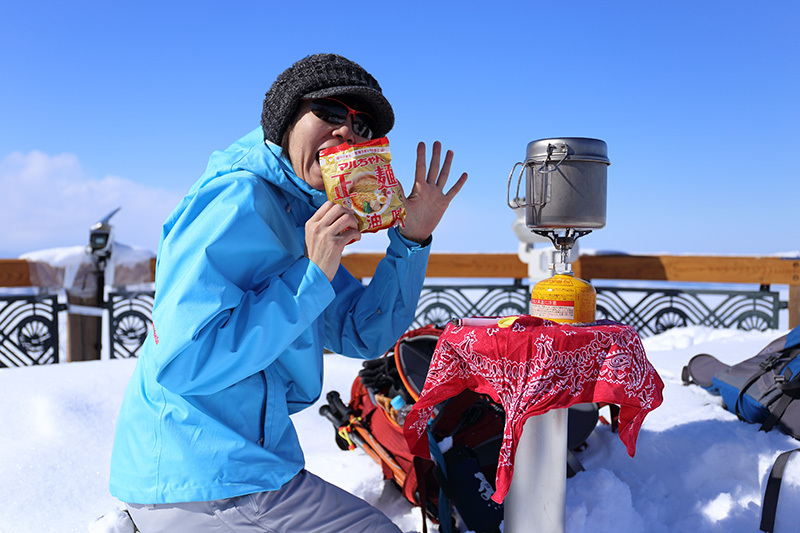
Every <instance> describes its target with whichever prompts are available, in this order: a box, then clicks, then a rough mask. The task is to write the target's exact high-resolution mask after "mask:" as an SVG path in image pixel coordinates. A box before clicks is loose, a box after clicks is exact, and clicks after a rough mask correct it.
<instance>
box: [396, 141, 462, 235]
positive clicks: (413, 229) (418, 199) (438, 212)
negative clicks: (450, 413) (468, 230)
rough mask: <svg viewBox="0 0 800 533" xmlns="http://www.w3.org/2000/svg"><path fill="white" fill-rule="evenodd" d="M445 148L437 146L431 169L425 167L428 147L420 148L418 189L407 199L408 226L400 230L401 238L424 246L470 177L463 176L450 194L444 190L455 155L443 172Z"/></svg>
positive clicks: (448, 157) (447, 156) (447, 158)
mask: <svg viewBox="0 0 800 533" xmlns="http://www.w3.org/2000/svg"><path fill="white" fill-rule="evenodd" d="M441 152H442V145H441V143H440V142H439V141H436V142H435V143H433V154H432V155H431V165H430V168H429V169H426V166H425V143H419V145H417V170H416V173H415V179H414V187H413V189H412V190H411V194H410V195H408V197H407V198H406V199H405V207H406V220H405V226H404V227H401V228H399V229H400V234H401V235H402V236H403V237H405V238H406V239H409V240H411V241H414V242H418V243H422V242H425V240H427V238H428V237H430V236H431V234H432V233H433V230H434V229H435V228H436V226H437V225H438V224H439V221H440V220H441V219H442V216H443V215H444V212H445V211H446V210H447V207H448V206H449V205H450V202H451V201H452V200H453V198H455V196H456V194H458V191H460V190H461V187H462V186H463V185H464V183H465V182H466V181H467V173H466V172H465V173H463V174H461V177H460V178H459V179H458V181H457V182H456V184H455V185H453V186H452V187H451V188H450V190H449V191H447V193H445V192H444V187H445V185H446V184H447V178H448V176H449V174H450V164H451V163H452V162H453V152H452V151H450V150H448V151H447V153H446V154H445V157H444V163H443V164H442V165H441V169H440V159H441Z"/></svg>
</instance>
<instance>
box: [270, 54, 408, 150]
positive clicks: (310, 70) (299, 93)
mask: <svg viewBox="0 0 800 533" xmlns="http://www.w3.org/2000/svg"><path fill="white" fill-rule="evenodd" d="M336 95H352V96H354V97H356V98H357V99H358V100H359V101H361V102H363V103H365V104H366V105H367V106H369V109H368V110H367V111H369V112H370V114H371V115H372V116H373V117H374V118H375V120H376V121H377V123H378V131H376V132H375V136H376V137H382V136H384V135H386V134H387V133H388V132H389V130H391V129H392V126H394V111H392V106H391V105H390V104H389V101H388V100H386V97H384V96H383V92H381V86H380V85H378V82H377V81H376V80H375V78H373V77H372V76H371V75H370V74H369V72H367V71H366V70H364V69H363V68H361V66H359V65H358V64H356V63H353V62H352V61H350V60H349V59H345V58H344V57H342V56H339V55H336V54H315V55H311V56H307V57H304V58H303V59H301V60H300V61H298V62H296V63H295V64H294V65H292V66H291V67H289V68H288V69H286V70H284V71H283V72H282V73H281V75H280V76H278V79H276V80H275V82H274V83H273V84H272V87H270V88H269V91H267V94H266V96H265V98H264V109H263V111H262V112H261V127H262V128H263V130H264V139H265V140H267V141H272V142H273V143H275V144H280V143H281V140H282V137H283V134H284V132H285V131H286V128H287V127H288V126H289V123H290V122H291V121H292V119H293V118H294V115H295V113H297V108H298V107H299V105H300V100H301V99H304V98H322V97H324V96H336Z"/></svg>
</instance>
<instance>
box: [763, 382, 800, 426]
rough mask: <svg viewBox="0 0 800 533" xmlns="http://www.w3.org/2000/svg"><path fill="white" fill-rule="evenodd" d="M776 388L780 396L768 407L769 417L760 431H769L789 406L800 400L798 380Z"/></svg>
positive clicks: (799, 383)
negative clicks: (779, 391)
mask: <svg viewBox="0 0 800 533" xmlns="http://www.w3.org/2000/svg"><path fill="white" fill-rule="evenodd" d="M778 388H779V389H780V390H781V395H780V397H779V398H778V399H777V400H776V401H774V402H772V405H770V406H769V416H768V417H767V419H766V420H764V423H763V424H761V428H760V430H761V431H771V430H772V428H774V427H775V424H777V423H778V422H779V421H780V419H781V417H782V416H783V413H785V412H786V408H787V407H789V404H790V403H792V402H793V401H795V400H796V399H798V398H800V379H795V380H792V381H788V382H784V383H781V384H780V385H779V386H778Z"/></svg>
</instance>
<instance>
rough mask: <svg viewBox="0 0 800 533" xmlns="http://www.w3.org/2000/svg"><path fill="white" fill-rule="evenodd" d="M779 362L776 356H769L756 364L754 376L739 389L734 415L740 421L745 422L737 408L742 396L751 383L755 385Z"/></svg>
mask: <svg viewBox="0 0 800 533" xmlns="http://www.w3.org/2000/svg"><path fill="white" fill-rule="evenodd" d="M779 360H780V359H779V356H778V355H770V356H769V357H767V358H766V359H764V360H763V361H761V362H760V363H759V364H758V367H759V370H758V371H757V372H756V373H755V374H753V375H752V376H750V378H749V379H748V380H747V381H746V382H745V384H744V385H742V387H741V388H740V389H739V395H738V396H737V397H736V405H735V406H734V413H736V416H737V417H739V419H740V420H745V418H744V416H742V412H741V410H740V409H739V406H740V405H741V404H742V398H743V397H744V394H745V393H746V392H747V390H748V389H749V388H750V387H751V386H752V385H753V383H755V382H756V381H758V380H759V379H760V378H761V376H763V375H764V374H766V373H767V372H769V371H770V370H772V368H773V367H774V366H775V365H776V364H778V361H779Z"/></svg>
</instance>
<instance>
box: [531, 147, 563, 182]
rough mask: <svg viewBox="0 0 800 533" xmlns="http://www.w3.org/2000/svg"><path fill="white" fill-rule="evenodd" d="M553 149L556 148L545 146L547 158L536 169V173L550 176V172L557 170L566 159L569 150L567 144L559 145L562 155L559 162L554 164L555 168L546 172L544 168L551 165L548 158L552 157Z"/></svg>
mask: <svg viewBox="0 0 800 533" xmlns="http://www.w3.org/2000/svg"><path fill="white" fill-rule="evenodd" d="M553 148H556V146H555V145H552V144H548V145H547V158H545V160H544V162H543V163H542V166H540V167H539V168H538V169H536V172H538V173H539V174H550V173H551V172H555V171H556V170H557V169H558V167H560V166H561V163H563V162H564V161H565V160H566V159H567V156H568V155H569V148H568V147H567V143H561V146H559V148H560V149H561V150H563V155H562V156H561V160H559V162H558V163H556V166H554V167H553V168H551V169H550V170H547V168H546V167H547V165H548V164H550V163H551V161H550V156H551V155H553Z"/></svg>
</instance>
